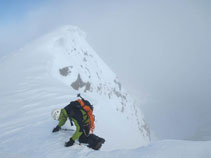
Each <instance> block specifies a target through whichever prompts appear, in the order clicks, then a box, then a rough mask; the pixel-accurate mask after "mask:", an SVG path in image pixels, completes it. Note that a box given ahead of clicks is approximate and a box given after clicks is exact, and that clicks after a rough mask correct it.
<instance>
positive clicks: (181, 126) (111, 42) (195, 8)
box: [0, 0, 211, 140]
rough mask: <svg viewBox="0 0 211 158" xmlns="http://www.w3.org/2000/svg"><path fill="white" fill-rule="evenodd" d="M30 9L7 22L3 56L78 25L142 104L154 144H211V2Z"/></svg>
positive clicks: (2, 31)
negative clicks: (175, 141) (173, 141)
mask: <svg viewBox="0 0 211 158" xmlns="http://www.w3.org/2000/svg"><path fill="white" fill-rule="evenodd" d="M25 3H27V2H25ZM28 3H30V2H28ZM14 5H15V4H14ZM28 8H30V9H27V10H24V9H22V10H20V12H22V14H21V15H14V16H12V18H5V17H3V15H2V16H1V18H2V21H1V22H0V35H1V36H0V56H1V57H3V56H5V55H7V54H10V53H12V52H13V51H15V50H16V49H19V48H21V47H22V46H24V45H25V44H27V43H29V42H30V41H32V40H34V39H36V38H38V37H40V36H41V35H43V34H45V33H47V32H50V31H52V30H54V29H55V28H57V27H59V26H62V25H66V24H71V25H76V26H79V27H80V28H81V29H82V30H84V31H85V32H86V33H87V40H88V42H89V43H90V45H91V46H92V47H93V48H94V50H96V52H97V53H98V54H99V55H100V56H101V58H102V59H103V60H104V61H105V62H106V63H107V64H108V65H109V67H110V68H111V69H112V70H113V71H114V72H115V73H116V74H117V75H118V76H119V79H120V81H121V82H122V84H123V85H124V86H125V88H126V89H128V91H129V92H130V93H131V94H132V95H133V96H134V97H135V98H136V100H137V104H140V107H141V109H142V111H143V112H144V114H145V118H146V121H147V123H148V124H149V126H150V128H151V131H152V137H153V139H191V140H211V126H210V125H211V118H210V116H209V115H210V112H211V106H210V105H211V99H210V95H211V70H210V68H211V64H210V61H211V48H210V45H211V43H210V41H211V39H210V37H211V34H210V15H211V14H210V10H211V3H210V1H208V0H207V1H206V0H202V1H195V0H193V1H191V0H186V1H182V0H181V1H170V0H162V1H144V0H143V1H138V0H130V1H126V0H125V1H124V0H116V1H97V0H90V1H82V0H77V1H74V0H73V1H67V0H65V1H64V0H61V1H56V0H54V1H50V0H49V1H45V3H41V2H39V4H38V5H31V6H30V7H28ZM16 9H17V10H18V9H19V8H16ZM5 15H6V13H5Z"/></svg>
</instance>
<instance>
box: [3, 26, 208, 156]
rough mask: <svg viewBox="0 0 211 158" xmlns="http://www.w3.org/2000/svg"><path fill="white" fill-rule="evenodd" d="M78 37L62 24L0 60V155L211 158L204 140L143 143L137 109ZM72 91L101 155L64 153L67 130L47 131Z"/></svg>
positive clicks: (144, 131) (146, 133)
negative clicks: (84, 106) (82, 101)
mask: <svg viewBox="0 0 211 158" xmlns="http://www.w3.org/2000/svg"><path fill="white" fill-rule="evenodd" d="M85 37H86V35H85V33H83V31H81V30H80V29H79V28H77V27H72V26H65V27H63V28H61V29H58V30H56V31H54V32H51V33H49V34H47V35H45V36H43V37H41V38H39V39H37V40H36V41H34V42H32V43H29V44H27V45H26V46H25V47H23V48H22V49H20V50H18V51H17V52H15V53H13V54H12V55H10V56H8V57H6V58H4V59H2V60H0V61H1V62H0V74H1V77H0V111H1V115H0V120H1V123H0V142H1V143H0V157H1V158H18V157H20V158H58V157H62V158H69V157H76V158H77V157H81V158H82V157H90V158H106V157H112V158H116V157H122V158H124V157H125V158H131V157H134V158H136V157H137V158H142V157H143V158H169V157H170V158H188V157H191V158H209V157H211V155H210V150H209V149H210V146H211V144H210V142H184V141H163V142H158V143H155V144H151V145H148V144H149V139H150V130H149V127H148V126H147V124H146V122H145V121H144V116H143V114H142V113H141V110H140V109H139V108H138V107H137V105H136V104H135V102H134V100H133V98H132V97H131V96H130V95H129V94H128V93H127V91H126V90H125V89H124V87H123V85H122V84H121V83H120V81H119V80H118V78H117V77H116V75H115V74H114V73H113V72H112V71H111V70H110V68H109V67H108V66H107V65H106V64H105V63H104V62H103V61H102V60H101V59H100V58H99V56H98V55H97V54H96V53H95V51H94V50H93V49H92V48H91V47H90V46H89V45H88V43H87V42H86V40H85ZM79 92H80V93H81V94H82V96H83V97H85V98H86V99H88V100H89V101H90V102H91V103H92V104H93V105H94V114H95V118H96V122H95V123H96V129H95V133H96V134H97V135H99V136H101V137H103V138H105V140H106V142H105V144H103V146H102V148H101V151H93V150H91V149H89V148H87V147H86V146H85V145H79V144H78V142H76V143H75V145H74V146H72V147H69V148H66V147H64V143H65V142H66V141H68V140H69V138H70V137H71V136H72V135H73V131H59V132H58V133H52V129H53V128H54V127H55V126H56V125H57V122H56V121H54V120H53V119H52V118H51V116H50V113H51V110H52V109H54V108H63V107H64V106H66V105H67V104H68V103H69V102H70V101H72V100H75V99H77V97H76V94H77V93H79ZM64 128H68V129H70V128H71V126H70V123H69V122H67V123H66V124H65V125H64ZM146 145H148V146H146ZM141 146H142V147H141ZM143 146H145V147H143ZM134 148H137V149H134ZM117 149H119V150H117ZM126 149H127V150H126Z"/></svg>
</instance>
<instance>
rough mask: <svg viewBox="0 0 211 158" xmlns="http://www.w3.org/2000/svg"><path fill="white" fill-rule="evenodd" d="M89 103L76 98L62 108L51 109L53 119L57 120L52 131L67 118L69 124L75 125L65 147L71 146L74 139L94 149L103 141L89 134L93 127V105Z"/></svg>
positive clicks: (99, 146)
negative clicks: (74, 129) (73, 131)
mask: <svg viewBox="0 0 211 158" xmlns="http://www.w3.org/2000/svg"><path fill="white" fill-rule="evenodd" d="M90 105H91V104H90V103H89V102H88V101H87V100H84V99H78V100H76V101H72V102H70V104H69V105H67V106H66V107H65V108H63V109H54V110H53V111H52V113H51V114H52V117H53V118H54V120H58V121H59V123H58V125H57V126H56V127H55V128H54V129H53V131H52V132H58V131H59V130H60V129H61V127H62V126H63V125H64V124H65V122H66V121H67V119H68V118H69V119H70V122H71V125H73V123H74V125H75V126H76V131H75V133H74V134H73V136H72V137H71V138H70V139H69V141H68V142H66V143H65V146H66V147H69V146H72V145H73V144H74V142H75V140H78V141H79V142H80V143H87V144H88V147H90V148H92V149H94V150H99V149H100V148H101V146H102V144H103V143H104V142H105V139H103V138H100V137H98V136H96V135H95V134H90V133H92V132H93V129H94V117H93V115H92V110H93V107H91V106H90ZM90 107H91V108H90Z"/></svg>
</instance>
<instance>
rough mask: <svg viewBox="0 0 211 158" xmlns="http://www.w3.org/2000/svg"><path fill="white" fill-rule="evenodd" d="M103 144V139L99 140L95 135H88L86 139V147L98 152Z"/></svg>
mask: <svg viewBox="0 0 211 158" xmlns="http://www.w3.org/2000/svg"><path fill="white" fill-rule="evenodd" d="M104 142H105V139H103V138H100V137H98V136H96V135H95V134H90V135H89V138H88V144H89V145H88V147H89V148H92V149H94V150H99V149H100V148H101V146H102V144H103V143H104Z"/></svg>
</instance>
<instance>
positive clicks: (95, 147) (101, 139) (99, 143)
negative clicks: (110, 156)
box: [93, 138, 105, 150]
mask: <svg viewBox="0 0 211 158" xmlns="http://www.w3.org/2000/svg"><path fill="white" fill-rule="evenodd" d="M103 143H105V139H103V138H99V139H98V142H97V144H96V145H95V146H94V147H93V149H94V150H99V149H100V148H101V146H102V144H103Z"/></svg>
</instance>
